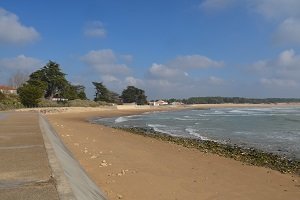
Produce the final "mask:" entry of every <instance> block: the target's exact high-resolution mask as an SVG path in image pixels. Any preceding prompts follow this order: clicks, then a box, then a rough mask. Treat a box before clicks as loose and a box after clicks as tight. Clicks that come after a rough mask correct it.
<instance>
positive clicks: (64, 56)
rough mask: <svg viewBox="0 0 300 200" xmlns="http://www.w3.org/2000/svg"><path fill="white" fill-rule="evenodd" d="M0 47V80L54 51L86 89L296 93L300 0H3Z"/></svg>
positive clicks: (299, 85) (152, 94) (159, 93)
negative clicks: (102, 85) (100, 85)
mask: <svg viewBox="0 0 300 200" xmlns="http://www.w3.org/2000/svg"><path fill="white" fill-rule="evenodd" d="M0 52H1V54H0V84H6V83H7V80H8V78H9V77H10V76H11V75H12V74H13V73H15V72H17V71H22V72H24V73H31V72H33V71H34V70H36V69H38V68H41V67H42V66H43V65H45V64H46V63H47V61H48V60H53V61H56V62H58V63H59V64H60V65H61V68H62V69H63V71H64V72H65V73H67V74H68V76H67V78H68V80H70V81H71V82H72V83H74V84H83V85H85V86H86V88H87V93H88V94H89V96H90V97H92V95H93V86H92V84H91V82H92V81H98V82H100V81H103V82H104V83H105V84H106V85H107V87H108V88H109V89H111V90H114V91H116V92H121V91H122V89H124V88H125V87H126V86H127V85H134V86H136V87H139V88H142V89H144V90H145V91H146V94H147V95H148V97H149V99H156V98H171V97H176V98H182V97H190V96H244V97H259V98H264V97H300V93H299V91H300V1H299V0H163V1H161V0H152V1H141V0H140V1H138V0H122V1H121V0H89V1H73V0H51V1H40V0H26V1H20V0H9V1H8V0H3V1H0Z"/></svg>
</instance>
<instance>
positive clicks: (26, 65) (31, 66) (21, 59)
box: [0, 55, 42, 72]
mask: <svg viewBox="0 0 300 200" xmlns="http://www.w3.org/2000/svg"><path fill="white" fill-rule="evenodd" d="M41 65H42V61H41V60H39V59H36V58H32V57H26V56H24V55H19V56H17V57H15V58H3V59H0V67H1V68H4V69H6V70H8V71H17V70H20V71H26V72H28V71H32V70H35V69H38V68H40V67H41Z"/></svg>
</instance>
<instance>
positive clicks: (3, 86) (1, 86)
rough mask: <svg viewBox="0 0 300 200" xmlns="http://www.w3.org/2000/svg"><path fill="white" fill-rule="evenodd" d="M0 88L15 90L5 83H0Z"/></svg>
mask: <svg viewBox="0 0 300 200" xmlns="http://www.w3.org/2000/svg"><path fill="white" fill-rule="evenodd" d="M0 90H16V89H15V88H13V87H10V86H6V85H0Z"/></svg>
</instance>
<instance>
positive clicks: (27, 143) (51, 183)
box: [0, 112, 106, 200]
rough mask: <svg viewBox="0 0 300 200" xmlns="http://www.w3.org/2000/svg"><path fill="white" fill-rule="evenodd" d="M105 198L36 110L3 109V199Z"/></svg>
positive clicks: (0, 148) (0, 126)
mask: <svg viewBox="0 0 300 200" xmlns="http://www.w3.org/2000/svg"><path fill="white" fill-rule="evenodd" d="M16 199H22V200H75V199H76V200H105V199H106V198H105V196H104V195H103V193H102V192H101V190H100V189H99V188H98V187H97V185H96V184H95V183H94V182H93V181H92V180H91V179H90V178H89V177H88V175H87V174H86V172H85V171H84V169H83V168H82V167H81V166H80V164H79V163H78V161H77V160H76V159H74V158H73V156H72V154H71V153H70V151H69V150H68V149H67V148H66V147H65V145H64V144H63V143H62V142H61V140H60V139H59V137H58V136H57V134H56V133H55V131H54V129H53V128H52V127H51V126H50V124H49V123H48V122H47V119H46V118H45V117H44V116H42V115H39V114H38V113H36V112H0V200H16Z"/></svg>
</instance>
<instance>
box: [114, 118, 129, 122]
mask: <svg viewBox="0 0 300 200" xmlns="http://www.w3.org/2000/svg"><path fill="white" fill-rule="evenodd" d="M126 121H128V118H127V117H118V118H117V119H115V123H122V122H126Z"/></svg>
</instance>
